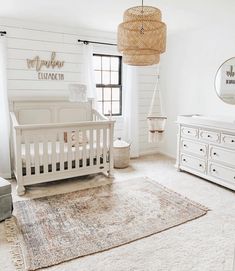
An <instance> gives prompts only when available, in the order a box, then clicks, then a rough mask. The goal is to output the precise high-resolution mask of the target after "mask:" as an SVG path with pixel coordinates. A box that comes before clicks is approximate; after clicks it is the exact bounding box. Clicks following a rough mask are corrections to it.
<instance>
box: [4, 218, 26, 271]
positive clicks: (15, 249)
mask: <svg viewBox="0 0 235 271" xmlns="http://www.w3.org/2000/svg"><path fill="white" fill-rule="evenodd" d="M5 232H6V239H7V241H8V242H9V243H10V247H11V248H10V251H11V258H12V262H13V263H14V265H15V268H16V270H17V271H25V264H24V257H23V253H22V248H21V245H20V240H19V238H18V229H17V225H16V221H15V218H14V217H12V218H9V219H6V220H5Z"/></svg>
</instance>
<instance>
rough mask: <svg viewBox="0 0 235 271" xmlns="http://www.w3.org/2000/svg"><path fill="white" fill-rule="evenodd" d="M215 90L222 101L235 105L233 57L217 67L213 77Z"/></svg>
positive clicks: (234, 67) (234, 65) (234, 61)
mask: <svg viewBox="0 0 235 271" xmlns="http://www.w3.org/2000/svg"><path fill="white" fill-rule="evenodd" d="M215 90H216V93H217V95H218V96H219V97H220V99H221V100H222V101H224V102H225V103H229V104H235V57H232V58H230V59H228V60H226V61H225V62H224V63H223V64H222V65H221V66H220V67H219V69H218V71H217V73H216V76H215Z"/></svg>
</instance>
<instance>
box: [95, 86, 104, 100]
mask: <svg viewBox="0 0 235 271" xmlns="http://www.w3.org/2000/svg"><path fill="white" fill-rule="evenodd" d="M96 90H97V100H98V101H102V99H103V97H102V88H96Z"/></svg>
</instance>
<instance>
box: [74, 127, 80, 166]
mask: <svg viewBox="0 0 235 271" xmlns="http://www.w3.org/2000/svg"><path fill="white" fill-rule="evenodd" d="M79 133H80V131H79V130H76V131H75V132H74V140H75V154H74V156H75V167H76V169H78V168H79V160H80V151H79Z"/></svg>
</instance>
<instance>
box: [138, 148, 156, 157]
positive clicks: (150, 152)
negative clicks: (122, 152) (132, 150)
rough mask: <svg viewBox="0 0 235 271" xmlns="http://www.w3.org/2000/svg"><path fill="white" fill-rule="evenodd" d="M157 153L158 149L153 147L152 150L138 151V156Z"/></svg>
mask: <svg viewBox="0 0 235 271" xmlns="http://www.w3.org/2000/svg"><path fill="white" fill-rule="evenodd" d="M158 153H159V150H158V149H153V150H147V151H142V152H140V155H139V156H144V155H151V154H158Z"/></svg>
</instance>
